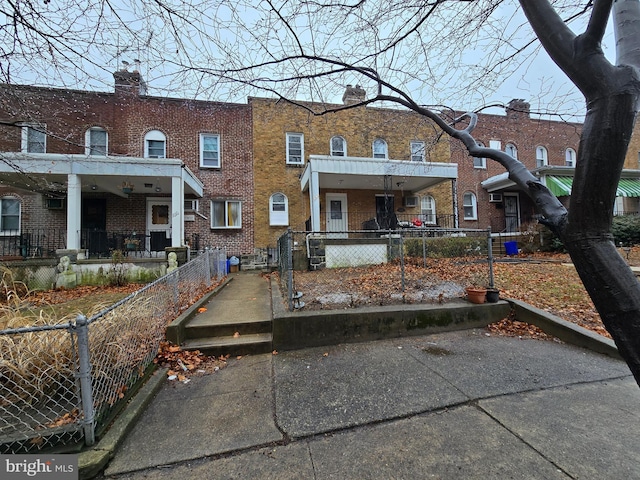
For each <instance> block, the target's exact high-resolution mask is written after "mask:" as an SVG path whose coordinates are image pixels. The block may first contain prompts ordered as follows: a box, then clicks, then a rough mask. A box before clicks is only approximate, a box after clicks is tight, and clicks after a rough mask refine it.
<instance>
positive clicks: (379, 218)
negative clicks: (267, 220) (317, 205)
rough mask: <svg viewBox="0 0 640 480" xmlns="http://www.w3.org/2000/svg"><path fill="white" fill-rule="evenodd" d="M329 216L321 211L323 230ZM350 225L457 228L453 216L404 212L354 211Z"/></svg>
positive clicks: (349, 227) (360, 227) (357, 227)
mask: <svg viewBox="0 0 640 480" xmlns="http://www.w3.org/2000/svg"><path fill="white" fill-rule="evenodd" d="M327 215H329V216H331V215H332V213H331V212H327V211H326V210H321V211H320V223H321V228H322V230H324V229H325V228H326V219H327ZM346 220H347V221H348V225H345V227H346V229H347V230H396V229H398V228H401V229H414V228H420V227H425V228H433V227H439V228H446V229H451V228H455V227H456V226H455V216H454V215H453V214H423V213H404V212H389V213H385V212H375V211H366V210H365V211H353V210H349V211H348V212H347V214H346ZM305 229H306V230H311V225H310V222H309V221H308V222H307V225H306V226H305Z"/></svg>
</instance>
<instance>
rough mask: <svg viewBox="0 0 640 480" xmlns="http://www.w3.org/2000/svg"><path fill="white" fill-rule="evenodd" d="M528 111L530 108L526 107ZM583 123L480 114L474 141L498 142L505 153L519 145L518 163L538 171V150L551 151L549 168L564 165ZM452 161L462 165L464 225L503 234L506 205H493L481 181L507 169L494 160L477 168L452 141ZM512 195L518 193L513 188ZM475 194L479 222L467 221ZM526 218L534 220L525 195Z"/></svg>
mask: <svg viewBox="0 0 640 480" xmlns="http://www.w3.org/2000/svg"><path fill="white" fill-rule="evenodd" d="M526 108H527V109H528V106H527V107H526ZM581 128H582V125H581V124H576V123H568V122H562V121H554V120H546V119H539V118H536V117H535V116H534V115H533V114H528V113H527V112H525V111H523V112H511V113H510V114H509V115H489V114H479V115H478V125H477V127H476V129H475V130H474V132H473V135H474V138H475V139H476V140H477V141H479V142H482V143H483V144H484V145H485V146H487V147H488V146H489V142H490V141H491V140H497V141H499V142H500V144H501V149H502V150H504V148H505V145H506V144H507V143H511V144H513V145H515V146H516V148H517V152H518V160H520V161H521V162H522V163H524V165H525V166H526V167H527V168H528V169H529V170H533V169H535V168H536V147H537V146H543V147H545V148H546V149H547V158H548V164H549V165H557V166H564V165H565V150H566V149H567V148H573V149H574V150H575V151H576V152H577V151H578V144H579V142H580V133H581ZM451 161H452V162H455V163H457V164H458V188H457V190H458V209H459V217H460V226H461V227H463V228H487V227H489V226H491V227H492V230H494V231H499V230H501V229H504V213H503V210H502V208H501V207H502V205H500V204H494V203H489V194H488V192H487V191H486V190H484V189H483V188H482V186H481V182H482V181H484V180H487V179H488V178H490V177H493V176H495V175H499V174H501V173H504V172H505V170H504V168H503V167H502V166H501V165H499V164H498V163H497V162H494V161H493V160H490V159H487V162H486V163H487V166H486V168H484V169H480V168H474V166H473V158H472V157H470V156H469V154H468V153H467V151H466V149H465V148H464V146H463V145H462V143H461V142H460V141H458V140H451ZM507 191H508V192H513V193H516V192H517V189H515V188H512V189H509V190H507ZM465 192H473V193H474V194H475V195H476V198H477V202H478V219H477V220H464V214H463V195H464V193H465ZM518 198H519V200H520V212H521V216H522V217H525V218H526V217H530V216H531V215H533V213H534V208H533V204H532V202H531V201H530V200H529V199H528V197H526V196H525V195H524V194H522V193H520V194H519V195H518Z"/></svg>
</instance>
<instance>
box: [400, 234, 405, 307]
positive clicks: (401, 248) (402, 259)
mask: <svg viewBox="0 0 640 480" xmlns="http://www.w3.org/2000/svg"><path fill="white" fill-rule="evenodd" d="M404 282H405V278H404V235H400V284H401V289H402V293H404ZM402 301H403V302H405V301H406V299H405V298H404V295H403V296H402Z"/></svg>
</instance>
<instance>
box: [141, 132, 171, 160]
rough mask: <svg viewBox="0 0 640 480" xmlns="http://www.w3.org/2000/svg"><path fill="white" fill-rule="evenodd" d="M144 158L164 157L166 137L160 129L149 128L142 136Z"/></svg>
mask: <svg viewBox="0 0 640 480" xmlns="http://www.w3.org/2000/svg"><path fill="white" fill-rule="evenodd" d="M144 156H145V158H166V156H167V137H165V135H164V133H162V132H161V131H160V130H151V131H150V132H147V134H146V135H145V136H144Z"/></svg>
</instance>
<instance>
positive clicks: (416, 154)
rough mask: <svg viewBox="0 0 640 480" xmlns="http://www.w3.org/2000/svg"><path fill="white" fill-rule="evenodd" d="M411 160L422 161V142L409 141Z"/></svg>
mask: <svg viewBox="0 0 640 480" xmlns="http://www.w3.org/2000/svg"><path fill="white" fill-rule="evenodd" d="M411 161H412V162H424V142H411Z"/></svg>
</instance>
